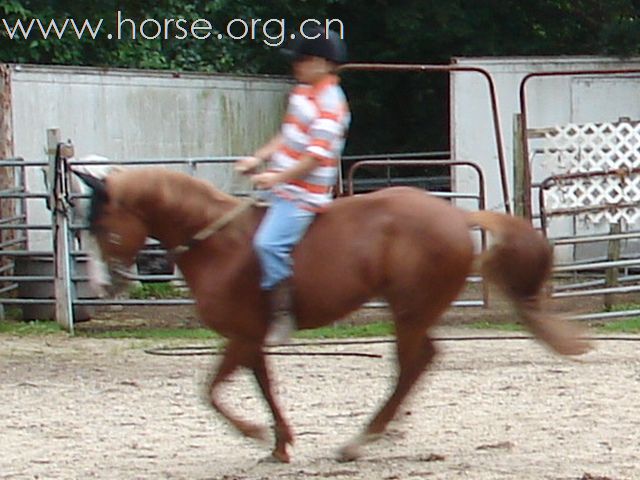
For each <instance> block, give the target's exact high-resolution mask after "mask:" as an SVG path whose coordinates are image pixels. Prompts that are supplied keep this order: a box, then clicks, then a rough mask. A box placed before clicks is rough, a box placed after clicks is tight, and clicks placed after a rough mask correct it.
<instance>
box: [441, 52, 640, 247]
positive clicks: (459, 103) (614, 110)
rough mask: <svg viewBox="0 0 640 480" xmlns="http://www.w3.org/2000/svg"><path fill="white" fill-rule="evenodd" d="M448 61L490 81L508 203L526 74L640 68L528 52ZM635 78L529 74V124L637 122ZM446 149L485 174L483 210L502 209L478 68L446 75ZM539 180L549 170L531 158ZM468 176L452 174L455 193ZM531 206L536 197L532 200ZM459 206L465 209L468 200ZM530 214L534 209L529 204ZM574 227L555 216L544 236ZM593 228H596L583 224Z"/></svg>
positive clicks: (468, 187)
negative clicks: (448, 145)
mask: <svg viewBox="0 0 640 480" xmlns="http://www.w3.org/2000/svg"><path fill="white" fill-rule="evenodd" d="M452 63H454V64H457V65H460V66H473V67H480V68H483V69H485V70H487V71H488V72H489V73H490V74H491V76H492V78H493V79H494V82H495V86H496V90H497V95H498V102H499V117H500V122H501V127H502V133H503V139H504V150H505V156H506V160H507V162H506V163H507V171H508V183H509V193H510V196H511V199H512V201H513V193H514V185H513V151H514V144H513V122H514V115H515V114H516V113H519V112H520V105H519V87H520V82H521V80H522V79H523V78H524V77H525V75H527V74H529V73H533V72H545V71H577V70H592V69H593V70H614V69H634V68H635V69H637V68H640V58H633V59H625V60H621V59H616V58H603V57H533V58H532V57H528V58H456V59H454V60H453V62H452ZM639 80H640V75H637V74H633V75H627V76H615V77H614V76H602V75H587V76H584V75H573V76H572V75H568V76H561V77H546V78H541V77H535V78H533V79H531V80H529V81H528V83H527V88H526V96H527V115H528V127H529V128H544V127H552V126H555V125H564V124H567V123H586V122H615V121H617V120H618V119H619V118H620V117H630V118H631V119H635V120H638V119H640V101H638V99H640V81H639ZM450 96H451V110H450V128H451V151H452V155H453V157H454V158H456V159H459V160H471V161H474V162H477V163H478V164H479V165H480V166H481V167H482V169H483V171H484V173H485V179H486V185H487V208H488V209H493V210H498V211H504V206H503V199H502V190H501V186H500V173H499V168H498V155H497V148H496V142H495V136H494V130H493V121H492V116H491V104H490V96H489V89H488V86H487V82H486V80H485V79H484V78H483V77H482V76H481V75H479V74H477V73H468V72H454V73H452V74H451V90H450ZM533 164H534V169H533V176H534V178H537V179H538V180H540V179H542V178H545V177H546V176H547V174H548V173H549V172H545V171H544V167H543V166H541V165H540V162H536V161H535V160H534V162H533ZM473 180H474V177H473V176H472V175H470V173H469V172H468V171H465V170H462V169H458V170H457V171H455V172H454V180H453V182H454V185H453V187H454V188H455V189H456V190H461V191H472V190H473V185H474V183H473ZM533 203H534V206H537V200H534V202H533ZM461 206H463V207H467V208H471V207H472V206H471V205H469V204H464V203H462V204H461ZM536 211H537V209H536ZM575 228H576V226H575V225H574V223H573V222H572V221H567V220H566V219H565V220H564V221H563V220H559V221H554V223H553V224H552V229H553V230H552V232H551V236H558V235H564V234H574V233H575ZM589 228H592V229H594V230H598V228H597V227H589Z"/></svg>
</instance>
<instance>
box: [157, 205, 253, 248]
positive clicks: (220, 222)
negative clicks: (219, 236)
mask: <svg viewBox="0 0 640 480" xmlns="http://www.w3.org/2000/svg"><path fill="white" fill-rule="evenodd" d="M256 203H257V202H256V200H254V199H248V200H243V201H242V202H241V203H240V204H239V205H236V206H235V207H234V208H232V209H231V210H229V211H228V212H227V213H225V214H224V215H222V216H221V217H220V218H218V219H216V220H214V221H213V222H211V223H210V224H209V225H207V226H206V227H204V228H203V229H202V230H200V231H198V232H197V233H196V234H195V235H193V237H191V238H190V239H189V240H188V241H187V242H186V243H184V244H182V245H178V246H177V247H173V248H171V249H169V250H167V253H169V254H170V255H174V256H175V255H181V254H183V253H186V252H188V251H189V250H190V249H191V248H192V247H193V246H194V245H196V244H197V243H198V242H201V241H202V240H204V239H206V238H209V237H210V236H212V235H214V234H216V233H218V232H219V231H220V230H222V229H223V228H224V227H226V226H227V225H229V224H230V223H231V222H232V221H233V220H235V219H236V218H237V217H239V216H240V215H242V214H243V213H244V212H245V211H246V210H248V209H249V208H251V207H252V206H254V205H256Z"/></svg>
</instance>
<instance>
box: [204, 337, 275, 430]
mask: <svg viewBox="0 0 640 480" xmlns="http://www.w3.org/2000/svg"><path fill="white" fill-rule="evenodd" d="M261 349H262V347H261V345H259V344H258V345H251V344H250V343H245V342H242V341H239V340H230V341H229V343H228V345H227V348H226V350H225V353H224V356H223V358H222V361H221V362H220V365H219V366H218V370H217V371H216V372H215V373H214V374H213V376H212V378H211V380H210V382H209V386H208V389H207V391H208V401H209V403H210V404H211V406H212V407H213V409H214V410H215V411H217V412H218V413H219V414H220V415H222V416H223V417H224V418H225V419H226V420H227V421H228V422H229V423H230V424H231V425H232V426H233V427H234V428H235V429H237V430H238V431H239V432H240V433H242V434H243V435H245V436H247V437H250V438H253V439H256V440H259V441H262V442H267V440H268V434H267V429H266V428H265V427H262V426H260V425H255V424H254V423H251V422H247V421H246V420H242V419H240V418H238V417H236V416H234V415H233V414H232V413H231V412H230V411H229V410H228V409H227V408H226V407H224V406H223V405H222V404H221V403H220V401H219V399H218V387H220V385H221V384H222V383H223V382H224V381H225V380H226V379H227V378H228V377H229V376H230V375H231V374H232V373H233V372H234V371H236V370H237V368H238V367H239V366H250V367H251V368H253V366H254V365H255V364H256V361H258V360H259V359H260V358H262V361H263V362H264V358H263V357H262V350H261Z"/></svg>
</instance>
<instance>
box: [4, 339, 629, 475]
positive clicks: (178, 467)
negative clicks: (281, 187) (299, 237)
mask: <svg viewBox="0 0 640 480" xmlns="http://www.w3.org/2000/svg"><path fill="white" fill-rule="evenodd" d="M437 334H438V336H447V337H449V336H457V335H470V334H472V335H476V333H475V332H474V331H472V330H462V329H456V328H446V329H441V330H439V331H438V332H437ZM482 335H488V333H486V332H483V333H482ZM501 335H504V334H501ZM0 342H1V344H2V348H0V365H1V369H0V372H1V376H0V408H1V412H2V414H1V415H0V452H2V453H1V455H0V478H1V479H12V480H14V479H65V480H68V479H94V478H99V479H110V480H113V479H127V480H128V479H198V480H205V479H225V480H235V479H239V480H249V479H252V480H253V479H256V480H257V479H275V478H283V479H298V478H301V479H385V480H397V479H402V480H404V479H425V478H427V479H458V478H463V479H474V480H485V479H487V480H488V479H518V480H525V479H536V480H538V479H567V480H578V479H585V480H586V479H612V480H613V479H615V480H621V479H629V480H631V479H639V478H640V409H639V408H638V401H639V399H640V344H639V343H638V342H633V341H598V342H597V343H596V350H595V351H594V352H591V353H589V354H587V355H585V356H584V357H582V359H581V360H580V361H569V360H565V359H561V358H558V357H556V356H554V355H552V354H550V353H548V352H547V351H546V350H545V349H544V348H543V347H541V346H540V345H538V344H536V343H534V342H533V341H531V340H502V341H497V340H483V341H442V342H439V343H438V345H439V347H440V350H441V355H440V356H439V357H438V359H437V363H436V365H435V367H434V368H433V370H432V372H431V373H430V374H429V375H427V376H426V377H425V380H424V381H423V382H422V384H421V385H420V387H419V389H418V391H417V393H416V394H415V395H414V396H413V397H412V398H411V400H410V402H408V404H407V405H406V406H405V408H404V409H403V411H402V414H401V416H400V417H401V418H400V419H399V421H398V422H396V423H394V424H393V425H392V428H391V429H390V432H389V435H388V436H387V437H386V438H384V439H382V440H380V441H379V442H377V443H375V444H372V445H369V446H368V447H367V448H366V449H365V456H364V457H363V458H362V459H361V460H358V461H356V462H353V463H338V462H336V461H335V460H334V455H335V451H336V449H337V448H338V447H340V446H341V445H342V444H344V443H345V442H346V441H347V440H348V439H349V438H351V436H353V435H354V434H356V433H357V432H358V431H359V429H360V428H361V427H362V426H363V424H364V422H365V421H366V420H367V419H368V418H369V416H370V415H371V413H372V411H373V410H374V408H375V407H376V406H377V405H378V404H379V403H380V401H381V399H382V397H383V395H385V394H386V392H387V391H388V388H389V386H390V382H391V381H392V379H393V375H394V367H393V359H394V355H393V348H392V345H390V344H388V343H379V344H373V345H341V346H335V345H334V346H314V347H297V348H295V349H292V348H287V349H286V350H287V351H296V350H297V351H298V352H336V353H339V352H349V353H357V352H362V353H376V354H381V355H382V358H364V357H354V356H338V355H335V356H274V357H271V361H272V362H273V366H274V371H275V373H276V376H277V391H278V395H279V398H280V401H281V403H282V405H283V407H284V408H285V411H286V413H287V416H288V418H289V420H290V422H291V424H292V426H293V428H294V431H295V432H296V434H297V443H296V445H295V446H294V448H293V449H292V452H291V453H292V463H291V464H289V465H280V464H272V463H267V462H263V461H261V460H262V459H263V458H264V457H266V456H267V454H268V453H269V451H270V450H269V448H268V447H265V446H262V445H259V444H256V443H253V442H251V441H249V440H247V439H244V438H242V437H240V436H238V435H236V434H235V433H234V432H232V431H231V430H230V429H229V428H228V427H227V426H226V424H224V423H223V422H222V421H221V420H220V419H219V418H218V417H217V416H216V415H215V414H214V413H213V412H212V411H211V410H210V409H209V408H208V407H207V406H206V405H205V404H204V402H203V401H202V395H201V393H202V384H203V381H204V380H203V379H204V377H205V374H206V372H207V371H208V370H209V369H210V367H211V365H212V363H213V362H216V361H217V358H215V357H211V356H186V357H161V356H154V355H149V354H148V353H145V348H150V347H158V346H160V344H159V343H150V342H149V341H134V340H96V339H86V338H68V337H66V336H64V335H55V336H47V337H42V338H35V337H30V338H17V337H11V336H0ZM188 344H189V345H193V342H189V343H188ZM172 345H186V343H184V342H183V343H182V344H176V343H175V342H174V343H172ZM283 350H284V349H283ZM283 350H281V351H283ZM225 389H226V390H225V397H227V398H228V399H229V402H230V403H231V402H233V405H234V407H235V409H236V411H237V412H239V413H241V414H243V415H244V416H245V417H249V418H255V419H256V420H258V421H260V422H268V421H269V417H268V416H267V412H266V409H265V408H264V406H263V404H262V402H261V399H260V398H259V397H258V396H257V395H256V393H257V391H256V388H255V387H254V385H253V382H252V381H251V379H250V378H249V376H248V375H247V374H246V373H242V374H240V375H237V376H236V377H234V380H233V381H231V382H230V383H229V384H228V386H227V387H225Z"/></svg>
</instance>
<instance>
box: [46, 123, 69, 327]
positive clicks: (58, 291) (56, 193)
mask: <svg viewBox="0 0 640 480" xmlns="http://www.w3.org/2000/svg"><path fill="white" fill-rule="evenodd" d="M59 144H60V130H59V129H57V128H51V129H48V130H47V154H48V156H49V172H48V178H49V181H50V184H49V201H50V205H51V227H52V231H53V253H54V265H55V268H54V292H55V296H56V304H55V316H56V322H58V324H59V325H60V326H61V327H62V328H64V329H65V330H67V331H68V332H69V333H73V302H72V298H71V288H70V281H71V265H70V259H71V256H70V255H69V224H68V221H67V216H66V215H65V212H64V203H63V202H64V200H65V199H64V198H62V185H63V179H62V178H61V165H60V164H61V158H60V155H59V154H58V153H59V149H58V146H59Z"/></svg>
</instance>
